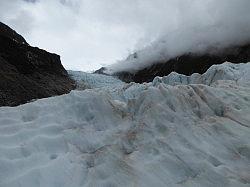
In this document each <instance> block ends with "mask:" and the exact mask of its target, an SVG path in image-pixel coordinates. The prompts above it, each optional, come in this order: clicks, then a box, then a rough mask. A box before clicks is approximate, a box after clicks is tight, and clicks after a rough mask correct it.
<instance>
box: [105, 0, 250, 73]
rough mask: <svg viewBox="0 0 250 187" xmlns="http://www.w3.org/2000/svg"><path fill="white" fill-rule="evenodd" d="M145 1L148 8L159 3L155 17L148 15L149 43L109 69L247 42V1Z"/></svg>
mask: <svg viewBox="0 0 250 187" xmlns="http://www.w3.org/2000/svg"><path fill="white" fill-rule="evenodd" d="M147 2H148V3H149V2H151V5H150V6H148V7H151V8H152V7H154V6H156V5H157V2H162V4H160V3H159V4H158V8H159V9H158V12H157V11H155V14H153V15H154V16H155V17H153V18H152V17H150V19H151V21H152V28H150V29H148V30H147V31H148V32H147V34H146V35H145V39H144V40H145V41H147V42H149V41H150V40H151V41H152V42H151V43H150V44H149V45H147V46H146V47H145V43H144V42H141V43H138V50H137V51H136V53H134V54H132V55H130V56H129V57H128V58H127V59H126V60H122V61H119V62H118V63H116V64H113V65H111V66H109V68H108V71H109V72H114V71H124V70H129V71H135V70H138V69H141V68H144V67H146V66H148V65H151V64H152V63H155V62H161V61H166V60H168V59H170V58H173V57H176V56H178V55H182V54H185V53H202V52H208V50H210V49H211V48H214V49H215V50H218V49H221V48H225V47H228V46H233V45H240V44H244V43H248V42H250V11H249V8H250V1H249V0H220V1H216V0H207V1H204V0H185V1H183V0H167V1H156V2H155V1H154V2H153V1H147ZM155 8H156V9H157V6H156V7H155ZM149 12H150V11H149ZM149 25H150V24H149ZM149 25H148V26H149Z"/></svg>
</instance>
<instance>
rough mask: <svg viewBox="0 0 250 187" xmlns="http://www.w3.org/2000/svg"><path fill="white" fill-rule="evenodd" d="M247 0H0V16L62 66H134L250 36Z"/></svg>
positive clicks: (244, 39) (75, 67)
mask: <svg viewBox="0 0 250 187" xmlns="http://www.w3.org/2000/svg"><path fill="white" fill-rule="evenodd" d="M249 9H250V0H0V21H3V22H5V23H6V24H8V25H9V26H11V27H12V28H14V29H15V30H17V31H18V32H19V33H20V34H22V35H23V36H24V37H25V38H26V39H27V41H28V42H29V43H30V44H31V45H35V46H38V47H41V48H44V49H46V50H48V51H51V52H55V53H58V54H60V55H61V57H62V63H63V64H64V65H65V67H66V68H68V69H78V70H83V71H86V70H94V69H98V68H100V67H101V66H107V65H110V64H112V63H114V62H116V61H117V60H119V59H125V58H126V57H127V56H128V53H132V52H134V51H137V57H138V58H136V59H134V58H129V60H125V61H121V62H118V63H117V64H115V65H112V66H110V69H113V71H119V70H125V69H130V70H131V69H132V70H133V69H138V68H142V67H144V66H147V65H148V64H151V63H152V62H154V61H160V60H166V59H168V58H171V57H174V56H176V55H179V54H182V53H185V52H197V51H202V50H205V49H206V48H208V47H211V46H212V47H223V46H228V45H231V44H241V43H243V42H247V41H250V11H249Z"/></svg>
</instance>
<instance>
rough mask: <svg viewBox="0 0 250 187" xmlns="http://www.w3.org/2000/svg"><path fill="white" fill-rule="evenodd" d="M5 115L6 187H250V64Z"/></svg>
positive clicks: (0, 147)
mask: <svg viewBox="0 0 250 187" xmlns="http://www.w3.org/2000/svg"><path fill="white" fill-rule="evenodd" d="M70 74H71V76H72V77H74V78H75V79H76V80H77V82H78V84H79V88H83V89H85V88H89V89H85V90H75V91H72V92H71V93H70V94H67V95H63V96H58V97H53V98H48V99H41V100H37V101H35V102H32V103H28V104H25V105H22V106H18V107H14V108H11V107H1V108H0V187H34V186H36V187H39V186H40V187H45V186H46V187H69V186H70V187H85V186H94V187H95V186H103V187H111V186H112V187H113V186H129V187H131V186H140V187H144V186H145V187H147V186H148V187H152V186H157V187H161V186H162V187H166V186H170V187H175V186H176V187H183V186H185V187H189V186H190V187H194V186H201V187H221V186H231V187H241V186H242V187H243V186H244V187H248V186H249V185H250V115H249V112H250V87H249V83H250V63H248V64H237V65H236V64H231V63H229V62H227V63H225V64H222V65H216V66H212V67H211V68H210V69H209V70H208V71H207V72H206V73H205V74H203V75H199V74H194V75H192V76H190V77H187V76H183V75H179V74H176V73H172V74H170V75H169V76H166V77H162V78H160V77H156V78H155V79H154V81H153V82H152V83H144V84H136V83H130V84H125V83H123V82H121V81H119V80H117V79H115V78H112V77H109V76H104V75H91V74H87V73H81V72H70Z"/></svg>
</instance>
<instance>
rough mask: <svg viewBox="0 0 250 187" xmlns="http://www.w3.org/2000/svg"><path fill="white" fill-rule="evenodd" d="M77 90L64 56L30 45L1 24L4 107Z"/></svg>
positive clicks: (0, 90)
mask: <svg viewBox="0 0 250 187" xmlns="http://www.w3.org/2000/svg"><path fill="white" fill-rule="evenodd" d="M74 87H75V85H74V81H73V80H72V79H70V77H69V76H68V73H67V71H66V70H65V69H64V67H63V66H62V64H61V61H60V56H58V55H56V54H52V53H48V52H47V51H44V50H41V49H39V48H36V47H31V46H29V44H28V43H27V42H26V41H25V39H24V38H23V37H22V36H21V35H19V34H17V33H16V32H15V31H14V30H12V29H11V28H9V27H8V26H7V25H5V24H3V23H1V22H0V106H16V105H19V104H24V103H26V102H29V101H31V100H33V99H40V98H45V97H50V96H55V95H61V94H65V93H69V92H70V91H71V90H72V89H74Z"/></svg>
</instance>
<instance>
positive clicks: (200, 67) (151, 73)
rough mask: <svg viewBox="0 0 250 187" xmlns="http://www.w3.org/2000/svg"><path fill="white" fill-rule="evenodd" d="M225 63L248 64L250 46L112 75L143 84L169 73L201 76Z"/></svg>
mask: <svg viewBox="0 0 250 187" xmlns="http://www.w3.org/2000/svg"><path fill="white" fill-rule="evenodd" d="M226 61H229V62H232V63H246V62H250V44H248V45H242V46H234V47H230V48H226V49H223V50H221V51H219V52H217V53H214V54H191V53H190V54H184V55H182V56H179V57H176V58H173V59H170V60H168V61H165V62H155V63H154V64H153V65H151V66H149V67H147V68H144V69H142V70H139V71H137V72H135V73H130V72H126V71H123V72H117V73H115V74H114V75H115V76H117V77H118V78H119V79H121V80H123V81H125V82H137V83H143V82H150V81H152V80H153V79H154V78H155V77H156V76H160V77H163V76H167V75H169V74H170V73H171V72H177V73H180V74H184V75H192V74H193V73H200V74H202V73H205V72H206V71H207V70H208V69H209V68H210V67H211V66H212V65H214V64H222V63H224V62H226ZM104 71H105V68H101V69H100V70H97V71H96V73H103V72H104Z"/></svg>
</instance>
